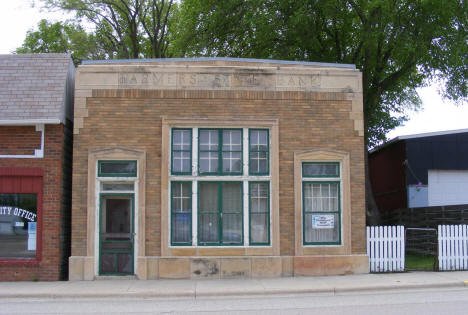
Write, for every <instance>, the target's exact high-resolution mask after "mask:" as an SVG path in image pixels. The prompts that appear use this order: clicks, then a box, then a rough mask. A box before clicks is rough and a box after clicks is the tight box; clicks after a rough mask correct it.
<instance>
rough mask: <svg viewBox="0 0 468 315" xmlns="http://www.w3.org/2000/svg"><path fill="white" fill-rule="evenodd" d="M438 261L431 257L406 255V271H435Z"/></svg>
mask: <svg viewBox="0 0 468 315" xmlns="http://www.w3.org/2000/svg"><path fill="white" fill-rule="evenodd" d="M436 259H437V257H434V256H429V255H415V254H406V257H405V269H406V270H425V271H433V270H434V261H436Z"/></svg>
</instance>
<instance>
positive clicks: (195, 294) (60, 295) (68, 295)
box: [0, 281, 468, 300]
mask: <svg viewBox="0 0 468 315" xmlns="http://www.w3.org/2000/svg"><path fill="white" fill-rule="evenodd" d="M466 286H468V281H456V282H454V281H452V282H445V283H429V284H389V285H366V286H342V287H340V286H334V287H324V288H304V289H296V288H292V289H282V288H277V289H273V288H264V289H263V290H252V291H249V290H232V291H228V292H219V291H216V292H215V291H214V290H207V291H204V290H196V289H195V290H194V291H186V292H152V291H141V292H136V291H133V292H128V291H127V292H115V293H97V292H94V293H93V292H84V293H77V292H66V290H63V291H62V292H54V293H50V292H47V293H46V292H44V293H33V292H27V293H15V292H8V293H6V292H5V293H0V299H26V298H28V299H30V298H38V299H39V298H40V299H53V300H55V299H80V298H83V299H100V298H101V299H111V298H126V299H138V298H146V299H149V298H155V299H157V298H193V299H197V298H199V297H220V296H222V297H230V296H232V297H235V296H238V297H240V296H242V297H245V296H261V295H291V294H320V293H325V294H333V295H334V294H337V293H338V294H339V293H350V292H374V291H391V290H412V289H429V288H450V287H466Z"/></svg>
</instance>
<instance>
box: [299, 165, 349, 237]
mask: <svg viewBox="0 0 468 315" xmlns="http://www.w3.org/2000/svg"><path fill="white" fill-rule="evenodd" d="M340 190H341V177H340V164H339V163H337V162H304V163H302V218H303V224H302V226H303V242H304V245H337V244H341V197H340V196H341V194H340Z"/></svg>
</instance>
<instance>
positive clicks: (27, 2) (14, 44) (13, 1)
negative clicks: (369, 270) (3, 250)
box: [0, 0, 468, 139]
mask: <svg viewBox="0 0 468 315" xmlns="http://www.w3.org/2000/svg"><path fill="white" fill-rule="evenodd" d="M32 3H34V7H31V4H32ZM69 17H71V15H67V14H64V13H62V12H58V11H57V12H53V13H51V12H47V11H44V10H41V9H40V2H39V1H38V0H0V30H1V31H0V39H1V40H0V54H9V53H11V52H13V51H14V50H15V49H16V48H18V47H19V46H21V44H22V43H23V40H24V38H25V36H26V32H27V31H28V30H30V29H32V28H36V27H37V24H38V23H39V21H40V20H41V19H44V18H45V19H48V20H52V21H63V20H65V19H67V18H69ZM418 93H419V95H420V97H421V99H422V101H423V108H422V109H421V110H419V111H418V112H409V113H407V114H408V117H409V121H407V122H406V123H405V125H404V126H400V127H398V128H396V129H394V130H392V131H390V132H389V133H388V134H387V138H388V139H393V138H395V137H398V136H402V135H411V134H419V133H426V132H436V131H445V130H455V129H468V104H467V103H465V104H462V105H459V106H457V105H455V104H454V103H452V102H449V101H446V100H445V101H444V100H443V99H442V98H441V96H440V95H439V94H438V93H437V87H436V86H430V87H426V88H421V89H419V90H418Z"/></svg>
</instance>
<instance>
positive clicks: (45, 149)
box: [0, 54, 75, 280]
mask: <svg viewBox="0 0 468 315" xmlns="http://www.w3.org/2000/svg"><path fill="white" fill-rule="evenodd" d="M74 72H75V70H74V65H73V62H72V60H71V58H70V56H69V55H66V54H31V55H29V54H26V55H0V280H59V279H65V278H66V276H67V273H68V257H69V254H70V203H71V198H70V197H71V159H72V156H71V153H72V139H73V134H72V128H73V124H72V121H73V91H74V89H73V88H74Z"/></svg>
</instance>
